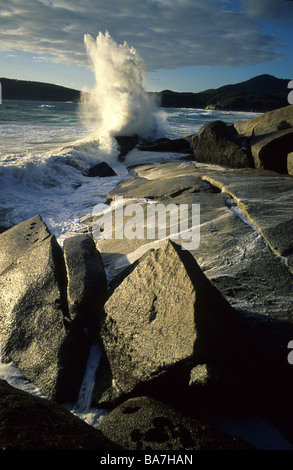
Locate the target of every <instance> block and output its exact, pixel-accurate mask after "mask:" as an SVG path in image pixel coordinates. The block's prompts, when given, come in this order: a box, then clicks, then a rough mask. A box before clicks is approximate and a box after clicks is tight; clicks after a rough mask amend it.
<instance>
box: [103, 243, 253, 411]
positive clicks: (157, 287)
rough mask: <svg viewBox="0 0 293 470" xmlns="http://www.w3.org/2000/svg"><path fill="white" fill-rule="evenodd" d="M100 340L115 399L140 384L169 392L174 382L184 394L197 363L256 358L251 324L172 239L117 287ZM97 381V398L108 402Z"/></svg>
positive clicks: (108, 304) (241, 362)
mask: <svg viewBox="0 0 293 470" xmlns="http://www.w3.org/2000/svg"><path fill="white" fill-rule="evenodd" d="M100 339H101V342H102V348H103V350H104V353H105V356H106V358H107V361H108V362H109V366H110V370H111V374H112V379H113V380H112V395H111V397H112V398H111V399H113V400H114V399H117V398H119V397H122V396H124V395H127V394H129V393H133V392H134V391H135V390H137V389H139V390H140V391H146V390H150V389H153V390H157V389H158V388H159V387H161V390H162V391H163V388H164V386H166V384H167V383H168V385H167V387H169V391H170V389H171V388H172V387H171V384H172V383H173V385H174V384H176V386H175V387H174V390H175V391H176V393H179V394H180V388H182V390H183V389H184V388H185V387H188V377H189V372H190V368H191V367H192V364H195V363H201V362H208V363H213V362H216V363H225V364H227V365H228V366H229V365H231V364H235V363H237V366H238V367H239V368H241V366H242V365H244V364H245V365H247V364H248V363H249V362H250V360H252V358H253V357H254V356H253V354H254V347H253V341H252V337H251V335H250V331H249V329H248V328H247V325H246V323H244V322H243V321H242V320H241V318H240V317H239V315H238V314H237V312H236V311H235V310H234V309H233V308H232V307H231V306H230V305H229V304H228V302H227V301H226V300H225V299H224V298H223V297H222V296H221V295H220V293H219V292H218V291H217V289H216V288H215V287H213V286H212V285H211V283H210V282H209V281H208V279H207V278H206V277H205V276H204V274H203V273H202V271H201V269H200V268H199V266H198V264H197V263H196V261H195V259H194V257H193V256H192V255H191V254H190V253H189V252H188V251H186V250H182V249H181V247H179V246H178V245H176V244H174V243H173V242H171V241H170V240H168V241H167V242H166V243H164V244H163V245H162V246H161V247H160V248H159V249H157V250H152V251H150V252H148V253H147V254H146V255H145V256H143V257H142V259H141V260H140V262H139V263H138V264H137V265H136V266H135V267H134V269H133V270H132V272H131V273H128V275H127V276H126V277H125V279H124V280H123V281H122V282H121V284H120V285H119V286H118V287H117V288H116V289H115V290H114V292H113V294H112V295H111V297H110V298H109V300H108V301H107V302H106V304H105V321H104V324H103V326H102V329H101V333H100ZM158 383H160V385H159V386H158ZM163 383H164V384H163ZM98 386H99V384H97V390H96V396H95V398H94V401H95V402H97V403H98V402H99V401H100V402H103V398H101V396H102V395H103V393H101V390H98ZM102 392H103V391H102ZM108 396H109V394H108Z"/></svg>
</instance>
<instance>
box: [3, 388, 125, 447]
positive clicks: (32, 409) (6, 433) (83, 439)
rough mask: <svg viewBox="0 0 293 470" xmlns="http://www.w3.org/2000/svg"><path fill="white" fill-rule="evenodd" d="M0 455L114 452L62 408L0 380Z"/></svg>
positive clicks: (95, 432)
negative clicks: (37, 451)
mask: <svg viewBox="0 0 293 470" xmlns="http://www.w3.org/2000/svg"><path fill="white" fill-rule="evenodd" d="M0 421H1V426H0V449H1V451H18V450H21V451H22V450H26V451H35V450H50V451H51V450H58V451H60V450H69V451H75V450H103V451H107V450H108V451H109V450H118V449H120V446H118V445H117V444H115V443H113V442H111V441H110V440H109V439H107V438H106V437H105V436H104V435H103V434H102V432H101V431H99V430H97V429H94V428H93V427H91V426H89V425H88V424H86V423H85V422H84V421H82V420H80V419H79V418H77V417H76V416H74V415H73V414H72V413H70V411H68V410H67V409H65V408H64V407H63V406H61V405H58V404H57V403H54V402H52V401H50V400H45V399H42V398H40V397H35V396H33V395H31V394H29V393H27V392H24V391H22V390H18V389H16V388H14V387H12V386H11V385H9V384H8V383H7V382H5V381H4V380H0Z"/></svg>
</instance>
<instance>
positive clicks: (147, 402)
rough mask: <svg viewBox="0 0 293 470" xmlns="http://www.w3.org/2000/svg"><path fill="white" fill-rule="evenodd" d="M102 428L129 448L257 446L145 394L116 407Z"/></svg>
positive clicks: (177, 448) (243, 448) (169, 448)
mask: <svg viewBox="0 0 293 470" xmlns="http://www.w3.org/2000/svg"><path fill="white" fill-rule="evenodd" d="M99 429H100V430H101V431H102V432H103V434H104V435H105V436H107V437H108V438H109V439H110V440H112V441H113V442H115V443H116V444H118V445H120V446H121V447H124V448H126V449H129V450H147V451H149V450H164V451H168V450H250V449H253V448H254V447H253V446H251V445H250V444H248V443H247V442H244V441H243V440H241V439H239V438H236V437H234V436H231V435H228V434H225V433H223V432H221V431H219V430H217V429H215V428H213V427H212V426H211V425H209V424H207V423H205V422H203V421H199V420H197V419H195V418H191V417H188V416H187V415H185V414H183V413H182V412H180V411H178V410H176V409H175V408H173V407H171V406H169V405H167V404H164V403H162V402H159V401H157V400H153V399H151V398H149V397H146V396H142V397H139V398H132V399H129V400H127V401H126V402H124V403H123V404H122V405H120V406H119V407H117V408H116V409H115V410H113V411H112V412H111V413H110V414H109V415H108V416H107V417H106V418H105V419H104V420H103V421H102V423H101V424H100V426H99Z"/></svg>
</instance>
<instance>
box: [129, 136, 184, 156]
mask: <svg viewBox="0 0 293 470" xmlns="http://www.w3.org/2000/svg"><path fill="white" fill-rule="evenodd" d="M138 149H139V150H141V151H145V150H147V151H151V152H178V153H191V152H192V148H191V145H190V143H189V142H188V140H187V139H184V138H183V139H167V138H162V139H158V140H156V141H155V142H152V143H149V144H145V145H140V146H139V147H138Z"/></svg>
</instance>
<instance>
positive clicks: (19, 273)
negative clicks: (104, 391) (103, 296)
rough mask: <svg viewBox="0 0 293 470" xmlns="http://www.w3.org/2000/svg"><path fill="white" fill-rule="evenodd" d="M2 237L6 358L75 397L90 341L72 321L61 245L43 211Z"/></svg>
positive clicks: (48, 389)
mask: <svg viewBox="0 0 293 470" xmlns="http://www.w3.org/2000/svg"><path fill="white" fill-rule="evenodd" d="M0 240H1V241H0V242H1V247H2V250H1V258H0V286H1V289H0V343H1V347H2V361H3V362H11V361H13V362H14V363H15V364H16V365H17V367H18V368H19V369H20V370H21V371H22V372H23V374H24V375H25V376H26V377H27V379H28V380H29V381H31V382H32V383H34V384H35V385H36V386H37V387H39V388H40V389H41V390H42V391H43V393H44V394H45V395H46V396H47V397H49V398H52V399H55V400H56V401H60V402H65V401H72V400H75V399H76V397H77V394H78V391H79V388H80V383H81V381H82V378H83V375H84V370H85V365H86V361H87V356H88V351H89V342H88V339H87V337H86V335H85V333H84V332H83V330H82V329H81V328H79V327H78V326H77V325H75V324H74V322H71V323H70V321H69V316H68V308H67V302H66V282H67V280H66V272H65V265H64V258H63V253H62V250H61V248H60V246H59V245H58V243H57V241H56V238H55V237H54V236H52V235H50V232H49V230H48V229H47V227H46V225H45V224H44V222H43V221H42V219H41V218H40V216H36V217H33V218H32V219H29V220H27V221H24V222H22V223H20V224H18V225H16V226H14V227H12V228H11V229H9V230H7V231H6V232H4V233H2V234H1V235H0Z"/></svg>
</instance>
